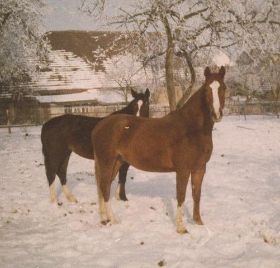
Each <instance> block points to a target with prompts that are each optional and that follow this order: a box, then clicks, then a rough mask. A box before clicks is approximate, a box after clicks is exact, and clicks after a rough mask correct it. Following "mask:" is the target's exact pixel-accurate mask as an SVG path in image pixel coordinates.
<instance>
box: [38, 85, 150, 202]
mask: <svg viewBox="0 0 280 268" xmlns="http://www.w3.org/2000/svg"><path fill="white" fill-rule="evenodd" d="M131 94H132V97H133V98H134V99H133V100H132V101H131V102H130V103H129V104H128V105H127V106H126V107H125V108H123V109H122V110H119V111H116V112H114V113H113V114H131V115H137V116H146V117H148V116H149V97H150V91H149V89H146V91H145V93H137V92H135V91H133V90H131ZM101 120H103V118H101V117H88V116H82V115H73V114H65V115H62V116H58V117H55V118H52V119H50V120H49V121H47V122H46V123H45V124H44V125H43V127H42V132H41V141H42V145H43V155H44V160H45V168H46V175H47V178H48V182H49V187H50V198H51V202H55V201H56V200H57V199H56V191H55V184H54V180H55V176H56V175H58V177H59V179H60V182H61V184H62V190H63V193H64V195H65V197H66V198H67V199H68V200H69V201H70V202H77V199H76V198H75V196H74V195H73V194H72V193H71V192H70V190H69V188H68V187H67V184H66V182H67V180H66V173H67V166H68V161H69V158H70V155H71V153H72V152H75V153H76V154H78V155H80V156H82V157H84V158H88V159H93V158H94V154H93V147H92V142H91V132H92V130H93V129H94V127H95V126H96V125H97V123H98V122H100V121H101ZM128 167H129V165H128V164H127V163H123V165H122V166H121V167H120V172H119V187H118V191H117V197H118V198H119V199H121V200H127V198H126V194H125V182H126V174H127V170H128Z"/></svg>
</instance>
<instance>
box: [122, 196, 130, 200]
mask: <svg viewBox="0 0 280 268" xmlns="http://www.w3.org/2000/svg"><path fill="white" fill-rule="evenodd" d="M120 200H121V201H128V199H127V197H126V196H121V197H120Z"/></svg>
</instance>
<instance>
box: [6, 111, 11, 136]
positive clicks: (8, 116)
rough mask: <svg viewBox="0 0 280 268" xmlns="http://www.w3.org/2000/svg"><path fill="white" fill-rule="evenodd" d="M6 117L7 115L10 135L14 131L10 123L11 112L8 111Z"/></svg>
mask: <svg viewBox="0 0 280 268" xmlns="http://www.w3.org/2000/svg"><path fill="white" fill-rule="evenodd" d="M6 115H7V126H8V131H9V134H11V133H12V130H11V126H10V125H11V123H10V114H9V110H8V109H7V110H6Z"/></svg>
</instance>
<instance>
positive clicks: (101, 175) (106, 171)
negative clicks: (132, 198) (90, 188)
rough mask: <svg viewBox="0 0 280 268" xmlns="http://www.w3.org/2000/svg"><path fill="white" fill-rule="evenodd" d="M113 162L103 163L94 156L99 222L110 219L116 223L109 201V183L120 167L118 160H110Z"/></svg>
mask: <svg viewBox="0 0 280 268" xmlns="http://www.w3.org/2000/svg"><path fill="white" fill-rule="evenodd" d="M110 162H111V163H113V164H110V165H104V164H102V163H100V161H99V160H98V159H97V158H96V157H95V176H96V182H97V188H98V189H97V192H98V197H99V208H100V209H99V212H100V217H101V222H102V223H104V221H105V222H106V221H110V222H111V223H112V224H115V223H118V221H117V219H116V218H115V216H114V213H113V210H112V208H111V203H110V191H111V184H112V181H113V180H114V178H115V176H116V175H117V172H118V171H119V168H120V165H121V163H120V161H119V160H118V159H116V160H115V161H110Z"/></svg>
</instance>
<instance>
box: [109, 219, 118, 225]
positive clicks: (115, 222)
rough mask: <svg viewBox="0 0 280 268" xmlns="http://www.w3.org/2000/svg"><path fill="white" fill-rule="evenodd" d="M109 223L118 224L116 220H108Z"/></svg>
mask: <svg viewBox="0 0 280 268" xmlns="http://www.w3.org/2000/svg"><path fill="white" fill-rule="evenodd" d="M110 223H111V224H119V223H120V221H118V220H117V219H111V220H110Z"/></svg>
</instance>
